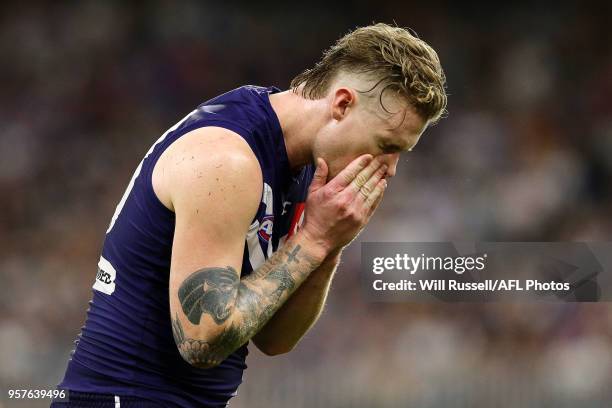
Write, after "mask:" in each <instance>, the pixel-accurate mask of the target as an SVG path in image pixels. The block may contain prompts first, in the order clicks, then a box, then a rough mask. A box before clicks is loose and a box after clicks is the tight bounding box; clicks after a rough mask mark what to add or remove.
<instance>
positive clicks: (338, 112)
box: [331, 87, 357, 121]
mask: <svg viewBox="0 0 612 408" xmlns="http://www.w3.org/2000/svg"><path fill="white" fill-rule="evenodd" d="M356 100H357V94H356V93H355V91H354V90H352V89H350V88H344V87H343V88H338V89H336V91H335V92H334V95H333V99H332V106H331V114H332V118H333V119H335V120H338V121H339V120H342V119H344V117H345V116H346V115H347V113H348V111H349V109H351V108H354V106H355V102H356Z"/></svg>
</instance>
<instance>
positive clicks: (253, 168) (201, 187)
mask: <svg viewBox="0 0 612 408" xmlns="http://www.w3.org/2000/svg"><path fill="white" fill-rule="evenodd" d="M262 177H263V176H262V170H261V166H260V164H259V160H258V159H257V157H256V155H255V153H254V152H253V150H252V149H251V147H250V146H249V144H248V143H247V142H246V141H245V140H244V138H242V137H241V136H240V135H239V134H237V133H236V132H233V131H232V130H229V129H227V128H224V127H216V126H206V127H202V128H197V129H194V130H192V131H190V132H188V133H186V134H185V135H184V136H183V137H181V138H180V139H178V140H177V141H175V142H174V143H173V144H172V145H171V146H169V147H168V148H167V149H166V151H165V152H164V154H163V155H162V156H161V157H160V159H159V160H158V163H157V164H156V166H155V170H154V172H153V186H154V189H155V192H156V194H157V195H158V197H159V198H160V200H161V201H162V202H163V203H164V204H165V205H166V206H167V207H169V208H171V209H172V207H173V206H172V204H171V203H172V201H173V197H177V196H186V195H188V196H192V197H194V198H195V197H196V196H198V195H201V194H202V195H208V196H210V194H208V193H210V192H211V191H217V192H218V194H219V193H223V194H224V193H225V192H226V190H225V189H229V191H228V192H233V193H234V194H236V196H237V197H240V196H241V195H245V194H246V196H245V197H244V198H245V199H248V196H250V195H255V196H257V197H258V195H259V194H261V185H262ZM250 191H252V193H251V194H249V192H250Z"/></svg>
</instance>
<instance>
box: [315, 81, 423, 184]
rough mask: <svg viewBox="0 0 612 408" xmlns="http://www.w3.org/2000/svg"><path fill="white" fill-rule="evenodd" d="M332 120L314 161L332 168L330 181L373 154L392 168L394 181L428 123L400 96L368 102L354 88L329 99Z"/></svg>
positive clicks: (321, 134) (320, 135) (318, 143)
mask: <svg viewBox="0 0 612 408" xmlns="http://www.w3.org/2000/svg"><path fill="white" fill-rule="evenodd" d="M327 99H328V105H329V107H330V111H331V116H330V120H329V121H328V122H327V123H326V125H325V126H324V127H323V128H322V129H321V131H320V132H319V133H318V134H317V136H316V138H315V143H314V149H313V154H314V159H315V160H316V158H317V157H321V158H323V159H324V160H325V161H326V162H327V165H328V167H329V176H328V180H329V179H332V178H333V177H335V176H336V175H337V174H338V173H339V172H340V171H342V169H343V168H345V167H346V166H347V165H348V164H349V163H350V162H351V161H353V160H354V159H356V158H357V157H359V156H361V155H363V154H366V153H369V154H371V155H372V156H374V157H377V158H378V160H381V161H382V162H383V163H386V164H387V166H388V169H387V174H386V177H387V178H389V177H393V176H394V175H395V169H396V166H397V162H398V160H399V155H400V153H401V152H403V151H409V150H411V149H412V148H413V147H414V146H415V145H416V143H417V142H418V140H419V137H420V136H421V133H423V131H424V130H425V127H426V123H425V121H424V120H423V119H422V118H421V117H420V116H419V115H418V114H417V113H416V112H415V110H414V109H413V108H412V107H410V106H409V105H408V103H407V102H405V101H402V100H400V98H399V97H398V96H395V95H388V96H387V97H383V104H384V106H385V108H386V109H387V110H388V111H390V112H392V113H391V114H390V113H387V112H385V110H384V109H383V107H382V106H381V105H380V101H379V99H378V97H374V98H371V97H370V98H366V97H364V96H363V95H360V94H358V93H357V92H355V91H354V90H352V89H350V88H338V89H336V90H335V91H334V93H333V94H332V95H330V96H329V97H328V98H327Z"/></svg>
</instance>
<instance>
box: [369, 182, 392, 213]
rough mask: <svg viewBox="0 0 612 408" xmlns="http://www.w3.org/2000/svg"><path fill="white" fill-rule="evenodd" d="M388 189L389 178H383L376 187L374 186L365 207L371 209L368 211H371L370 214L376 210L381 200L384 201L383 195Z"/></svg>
mask: <svg viewBox="0 0 612 408" xmlns="http://www.w3.org/2000/svg"><path fill="white" fill-rule="evenodd" d="M386 189H387V180H385V179H382V180H380V181H379V182H378V183H377V184H376V187H374V191H372V194H370V195H369V196H368V199H367V200H366V201H365V203H364V207H365V208H368V209H369V210H368V211H369V212H370V213H369V214H370V215H371V214H372V213H373V212H374V210H375V209H376V207H378V204H380V202H381V201H382V196H383V194H384V192H385V190H386Z"/></svg>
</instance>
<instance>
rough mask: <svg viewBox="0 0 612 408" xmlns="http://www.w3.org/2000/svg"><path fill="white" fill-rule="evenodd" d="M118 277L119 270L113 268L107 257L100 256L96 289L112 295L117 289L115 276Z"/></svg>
mask: <svg viewBox="0 0 612 408" xmlns="http://www.w3.org/2000/svg"><path fill="white" fill-rule="evenodd" d="M116 277H117V271H116V270H115V268H113V265H111V264H110V262H108V261H107V260H106V259H104V258H103V257H100V262H98V273H97V274H96V281H95V282H94V284H93V288H94V290H97V291H99V292H102V293H106V294H107V295H112V294H113V292H114V291H115V278H116Z"/></svg>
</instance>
